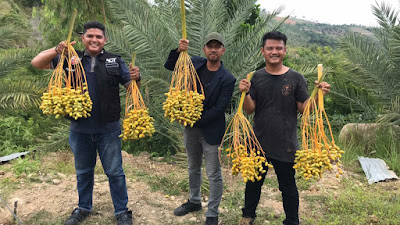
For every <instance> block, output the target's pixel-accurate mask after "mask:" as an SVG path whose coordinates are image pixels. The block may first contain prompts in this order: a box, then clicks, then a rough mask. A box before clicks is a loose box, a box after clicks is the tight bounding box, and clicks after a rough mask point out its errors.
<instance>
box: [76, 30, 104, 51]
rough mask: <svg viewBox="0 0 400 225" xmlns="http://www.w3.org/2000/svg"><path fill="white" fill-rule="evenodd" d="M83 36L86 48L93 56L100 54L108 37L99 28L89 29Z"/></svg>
mask: <svg viewBox="0 0 400 225" xmlns="http://www.w3.org/2000/svg"><path fill="white" fill-rule="evenodd" d="M81 38H82V42H83V44H84V45H85V47H86V50H87V51H88V52H89V53H90V55H92V56H95V55H97V54H99V53H100V52H101V51H102V50H103V47H104V44H105V43H106V41H107V37H106V36H104V33H103V31H102V30H100V29H97V28H91V29H87V30H86V32H85V33H84V34H82V36H81Z"/></svg>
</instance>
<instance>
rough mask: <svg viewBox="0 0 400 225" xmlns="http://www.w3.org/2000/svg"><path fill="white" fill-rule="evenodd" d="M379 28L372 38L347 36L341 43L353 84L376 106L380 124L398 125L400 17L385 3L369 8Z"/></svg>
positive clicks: (358, 35)
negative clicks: (349, 65)
mask: <svg viewBox="0 0 400 225" xmlns="http://www.w3.org/2000/svg"><path fill="white" fill-rule="evenodd" d="M372 10H373V13H374V15H375V16H376V18H377V21H378V23H379V25H380V26H379V27H377V28H374V29H373V33H374V36H373V37H372V38H371V37H367V36H363V35H360V34H355V33H350V34H348V35H347V36H346V37H345V38H344V39H343V42H342V43H341V48H342V49H343V51H344V52H345V56H346V58H347V59H348V60H349V62H351V65H352V67H353V71H352V72H353V73H352V74H353V76H354V77H353V81H354V82H355V83H356V84H357V85H358V86H359V87H360V88H365V89H366V90H368V91H369V93H370V94H371V95H372V96H373V97H374V98H376V99H377V102H378V103H380V104H379V107H378V108H376V112H377V113H381V114H386V116H384V117H383V118H382V120H381V121H386V122H391V123H394V124H398V125H399V124H400V107H399V105H400V104H399V96H400V72H399V69H400V24H399V21H400V17H399V11H396V10H394V9H393V8H391V7H390V6H389V5H387V4H385V3H381V4H380V5H379V4H377V5H376V6H372Z"/></svg>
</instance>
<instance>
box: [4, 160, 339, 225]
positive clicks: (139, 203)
mask: <svg viewBox="0 0 400 225" xmlns="http://www.w3.org/2000/svg"><path fill="white" fill-rule="evenodd" d="M55 156H56V155H55V154H50V155H49V156H46V157H48V158H47V159H44V160H43V162H46V163H49V164H51V163H57V161H54V160H51V158H52V157H55ZM57 157H60V156H57ZM61 158H64V159H63V160H65V161H67V163H71V164H73V157H72V155H71V154H70V153H64V155H63V156H61ZM123 161H124V168H125V169H126V168H129V171H131V170H135V171H142V172H145V173H150V174H154V175H157V176H165V177H167V175H168V174H171V172H174V174H176V176H181V177H180V178H179V179H187V177H186V176H187V172H186V170H185V168H182V167H179V166H177V165H174V164H170V163H166V162H160V161H156V160H153V159H151V157H150V155H149V154H148V153H142V154H141V155H139V156H133V155H130V154H127V153H126V152H123ZM99 164H100V163H98V165H99ZM49 166H50V167H51V165H49ZM0 170H1V168H0ZM126 170H127V169H126ZM126 173H127V172H126ZM223 175H224V182H225V185H226V186H228V187H232V188H234V187H235V188H243V187H244V185H243V184H241V181H240V180H239V179H240V178H236V177H232V176H230V175H229V174H228V168H224V172H223ZM10 176H12V174H10V173H0V178H5V177H10ZM46 176H47V177H46V178H43V182H35V183H32V182H30V183H26V184H24V183H22V184H21V188H19V189H18V190H16V191H14V192H13V193H12V194H11V195H10V196H9V197H8V198H7V200H6V201H7V203H8V205H9V206H10V207H11V206H13V205H14V202H15V201H18V208H17V212H18V213H17V214H18V217H19V218H20V219H21V220H22V221H27V220H29V218H30V217H31V216H32V215H34V214H36V213H38V212H39V211H46V212H48V213H50V214H51V215H52V216H54V218H56V217H63V218H67V217H68V215H69V214H70V213H71V211H72V210H73V209H74V208H75V207H76V204H77V202H78V196H77V191H76V179H75V174H72V173H70V174H62V173H59V172H57V173H55V174H53V175H49V174H47V175H46ZM344 176H346V173H345V174H344ZM274 177H275V174H274V172H272V171H271V172H268V175H267V178H272V179H275V178H274ZM339 179H340V178H339ZM339 179H337V178H336V177H335V174H333V173H332V174H329V173H328V174H326V175H325V177H324V178H323V179H321V180H320V181H319V182H318V183H317V184H316V185H314V186H313V187H311V188H309V189H308V190H306V191H302V193H300V214H302V213H305V212H306V211H307V203H306V202H305V201H304V200H303V199H302V198H301V196H304V195H313V194H318V193H321V192H326V191H329V192H332V191H333V192H335V191H336V192H337V191H338V190H337V189H338V184H339V181H340V180H339ZM127 186H128V196H129V203H128V208H130V209H131V210H132V211H133V217H134V224H142V225H161V224H185V221H190V222H191V224H202V223H203V221H204V218H202V217H204V212H205V210H204V209H203V213H202V214H201V215H197V216H196V215H193V214H188V215H186V216H183V217H176V216H174V215H173V210H174V209H175V208H176V207H177V206H179V205H180V204H181V203H183V202H185V201H186V199H187V195H188V194H187V193H180V194H179V195H177V196H168V195H166V194H165V193H163V192H162V191H152V189H151V188H150V186H149V184H148V183H146V182H145V181H143V179H138V178H137V177H135V176H134V175H132V173H127ZM264 186H265V185H264ZM228 192H229V191H228ZM338 194H339V193H338ZM279 195H280V192H279V190H278V188H263V194H262V200H261V201H260V205H259V207H264V206H268V207H269V208H272V209H273V210H274V213H275V214H276V215H280V214H282V213H283V208H282V202H281V201H280V200H279V198H277V196H279ZM93 199H94V200H93V206H94V209H93V210H94V213H93V215H92V216H91V217H95V218H96V217H97V219H96V220H97V221H101V218H102V217H103V218H112V217H113V206H112V202H111V196H110V191H109V186H108V180H107V177H106V176H105V175H104V174H96V176H95V187H94V193H93ZM204 200H205V201H204V202H203V206H206V204H207V202H206V200H207V198H204ZM222 201H223V200H222ZM238 205H242V204H241V203H238ZM226 210H227V209H224V208H221V212H222V213H224V212H226ZM11 221H12V215H11V213H10V212H9V210H8V209H7V208H5V207H4V206H3V205H1V207H0V225H5V224H11ZM96 224H97V223H96ZM220 224H224V223H223V221H222V222H221V223H220ZM225 225H228V224H225Z"/></svg>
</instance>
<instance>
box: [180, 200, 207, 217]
mask: <svg viewBox="0 0 400 225" xmlns="http://www.w3.org/2000/svg"><path fill="white" fill-rule="evenodd" d="M199 210H201V203H199V204H193V203H191V202H190V201H189V200H188V201H187V202H186V203H183V204H182V205H181V206H179V207H178V208H176V209H175V210H174V215H175V216H184V215H186V214H188V213H190V212H194V211H199Z"/></svg>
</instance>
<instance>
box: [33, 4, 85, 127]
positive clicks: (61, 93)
mask: <svg viewBox="0 0 400 225" xmlns="http://www.w3.org/2000/svg"><path fill="white" fill-rule="evenodd" d="M76 13H77V11H76V10H74V14H73V18H72V20H71V25H70V30H69V35H68V38H67V41H66V43H67V48H66V49H64V50H63V52H62V53H61V55H60V57H59V60H58V64H57V67H56V68H55V70H54V72H53V74H52V76H51V78H50V82H49V85H48V88H47V92H45V93H43V96H42V103H41V105H40V107H39V108H40V109H42V111H43V114H45V115H55V117H56V118H60V117H65V116H69V117H71V118H74V119H75V120H77V119H79V118H87V117H89V116H90V113H89V112H90V111H92V100H91V99H90V96H89V92H88V86H87V81H86V75H85V71H84V69H83V66H82V63H81V61H80V59H79V56H78V54H77V53H76V51H75V49H74V48H73V46H72V45H71V43H70V39H71V34H72V29H73V25H74V21H75V17H76ZM65 64H66V66H65V67H67V68H68V74H66V73H65V70H64V65H65Z"/></svg>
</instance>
